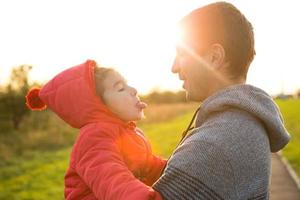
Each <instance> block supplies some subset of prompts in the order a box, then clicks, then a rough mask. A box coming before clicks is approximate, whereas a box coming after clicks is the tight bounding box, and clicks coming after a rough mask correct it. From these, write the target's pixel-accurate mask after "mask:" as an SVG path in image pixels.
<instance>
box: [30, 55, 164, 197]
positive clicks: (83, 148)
mask: <svg viewBox="0 0 300 200" xmlns="http://www.w3.org/2000/svg"><path fill="white" fill-rule="evenodd" d="M26 100H27V105H28V107H30V108H31V109H34V110H42V109H44V108H46V106H47V107H49V108H50V109H51V110H52V111H54V112H55V113H56V114H57V115H58V116H60V117H61V118H62V119H63V120H64V121H65V122H67V123H68V124H70V125H71V126H72V127H74V128H78V129H80V133H79V136H78V138H77V140H76V142H75V144H74V146H73V150H72V153H71V157H70V163H69V168H68V170H67V172H66V175H65V198H66V199H101V200H102V199H109V200H118V199H130V200H136V199H138V200H140V199H141V200H142V199H161V196H160V195H159V194H158V193H157V192H156V191H154V190H153V189H152V188H151V187H149V186H151V185H152V184H153V183H154V182H155V181H156V180H157V179H158V177H159V176H160V174H161V171H162V170H163V168H164V166H165V164H166V161H165V160H162V159H160V158H158V157H156V156H154V155H152V152H151V147H150V144H149V143H148V142H147V140H146V138H145V137H144V135H143V133H142V132H141V131H140V130H139V129H138V128H136V125H135V123H134V122H133V121H137V120H140V119H141V118H142V116H143V109H144V108H145V107H146V104H145V103H143V102H141V101H140V100H139V98H138V97H137V91H136V89H135V88H133V87H131V86H129V85H127V83H126V81H125V80H124V78H123V77H122V76H121V75H120V74H119V73H118V72H116V71H114V70H113V69H108V68H99V67H97V64H96V63H95V62H94V61H91V60H88V61H87V62H85V63H83V64H81V65H78V66H75V67H72V68H69V69H67V70H65V71H63V72H61V73H60V74H58V75H57V76H55V77H54V78H53V79H52V80H50V81H49V82H48V83H47V84H46V85H44V86H43V88H42V89H32V90H31V91H29V93H28V95H27V96H26Z"/></svg>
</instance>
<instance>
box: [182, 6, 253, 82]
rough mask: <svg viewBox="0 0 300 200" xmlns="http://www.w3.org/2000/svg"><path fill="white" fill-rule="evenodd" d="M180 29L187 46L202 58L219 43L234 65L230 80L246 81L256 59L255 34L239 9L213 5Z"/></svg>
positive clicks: (187, 18)
mask: <svg viewBox="0 0 300 200" xmlns="http://www.w3.org/2000/svg"><path fill="white" fill-rule="evenodd" d="M180 25H181V26H182V28H183V33H184V35H183V37H184V38H185V42H187V44H186V45H188V46H189V47H190V48H192V50H194V51H195V52H196V53H197V54H201V53H203V52H205V50H207V48H209V47H210V45H212V44H215V43H219V44H220V45H222V46H223V48H224V49H225V59H226V60H227V61H229V62H230V66H229V68H228V73H229V76H230V78H232V79H235V78H239V77H244V78H246V76H247V72H248V68H249V65H250V63H251V62H252V60H253V58H254V55H255V49H254V33H253V28H252V25H251V23H250V22H249V21H248V20H247V19H246V17H245V16H244V15H243V14H242V13H241V12H240V11H239V10H238V9H237V8H236V7H235V6H233V5H232V4H230V3H227V2H217V3H212V4H209V5H207V6H204V7H201V8H198V9H196V10H194V11H192V12H191V13H190V14H189V15H187V16H185V17H184V18H183V19H182V20H181V21H180Z"/></svg>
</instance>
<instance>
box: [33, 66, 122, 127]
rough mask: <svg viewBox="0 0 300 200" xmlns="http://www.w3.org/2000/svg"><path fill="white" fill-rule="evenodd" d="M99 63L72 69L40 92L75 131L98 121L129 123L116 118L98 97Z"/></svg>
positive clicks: (43, 98) (45, 101) (49, 106)
mask: <svg viewBox="0 0 300 200" xmlns="http://www.w3.org/2000/svg"><path fill="white" fill-rule="evenodd" d="M96 65H97V64H96V62H95V61H93V60H87V61H86V62H85V63H83V64H80V65H77V66H74V67H71V68H69V69H67V70H65V71H63V72H61V73H59V74H58V75H56V76H55V77H54V78H53V79H52V80H50V81H49V82H48V83H47V84H46V85H44V86H43V87H42V89H41V91H40V93H39V97H40V98H41V99H42V101H43V102H44V103H45V104H46V105H47V107H48V108H50V109H51V110H52V111H54V112H55V113H56V114H57V115H58V116H59V117H60V118H62V119H63V120H64V121H65V122H67V123H68V124H70V125H71V126H72V127H74V128H81V127H82V126H84V125H86V124H88V123H92V122H98V121H104V122H115V123H121V124H125V122H123V121H122V120H120V119H118V118H117V117H115V116H114V114H113V113H112V112H110V110H109V109H108V108H107V107H106V106H105V104H104V103H103V102H102V101H101V98H100V97H98V96H97V94H96V89H95V88H96V87H95V80H94V77H95V76H94V69H95V67H96Z"/></svg>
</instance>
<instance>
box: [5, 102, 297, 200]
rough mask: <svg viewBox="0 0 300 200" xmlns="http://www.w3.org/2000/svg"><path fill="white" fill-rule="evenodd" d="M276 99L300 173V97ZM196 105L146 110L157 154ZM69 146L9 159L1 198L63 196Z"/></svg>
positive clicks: (173, 141) (165, 151)
mask: <svg viewBox="0 0 300 200" xmlns="http://www.w3.org/2000/svg"><path fill="white" fill-rule="evenodd" d="M277 103H278V105H279V106H280V108H281V111H282V113H283V116H284V119H285V124H286V126H287V129H288V130H289V132H290V133H291V135H292V140H291V142H290V143H289V144H288V145H287V147H286V148H285V149H284V151H283V155H284V156H285V157H287V159H288V160H289V161H290V163H291V165H292V166H293V167H294V168H295V169H296V171H297V172H298V174H299V175H300V156H299V155H300V100H285V101H282V100H281V101H277ZM196 106H197V105H195V104H186V105H185V104H181V105H176V106H174V105H173V106H166V105H156V106H150V107H149V109H148V110H147V111H146V114H147V116H148V117H147V118H146V120H144V122H141V123H139V126H140V127H141V128H142V129H143V130H144V132H145V134H146V135H147V137H148V138H149V140H150V141H151V144H152V148H153V151H154V152H155V154H158V155H161V156H163V157H165V158H167V157H168V156H169V155H170V154H171V152H172V150H173V149H174V148H175V146H176V145H177V143H178V141H179V139H180V137H181V132H182V131H183V130H184V129H185V128H186V126H187V125H188V122H189V120H190V118H191V116H192V114H193V111H194V110H195V108H196ZM151 112H152V113H151ZM165 115H167V116H168V117H166V116H165ZM70 150H71V148H70V147H68V148H63V149H60V150H56V151H49V152H48V151H45V152H41V151H39V152H27V153H24V154H23V155H22V157H15V158H12V159H10V160H9V162H7V163H6V165H5V166H2V167H1V169H0V199H10V200H25V199H26V200H30V199H36V200H46V199H49V198H51V199H53V200H56V199H57V200H58V199H63V178H64V173H65V170H66V168H67V165H68V157H69V153H70Z"/></svg>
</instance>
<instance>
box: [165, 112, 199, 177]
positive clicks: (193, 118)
mask: <svg viewBox="0 0 300 200" xmlns="http://www.w3.org/2000/svg"><path fill="white" fill-rule="evenodd" d="M200 108H201V106H200V107H199V108H197V110H196V111H195V113H194V115H193V117H192V120H191V121H190V123H189V125H188V127H187V128H186V129H185V131H183V132H182V136H181V139H180V141H179V143H178V144H177V146H176V148H175V149H177V147H178V146H179V145H180V144H181V143H182V142H183V140H184V139H185V137H186V135H187V134H188V132H189V131H190V130H192V129H194V128H195V127H194V126H193V127H191V126H192V125H193V123H194V121H195V118H196V116H197V114H198V112H199V110H200ZM171 156H172V155H170V156H169V158H168V160H167V162H168V161H169V159H170V158H171ZM166 166H167V164H166V165H165V166H164V168H163V170H162V171H161V174H160V176H161V175H162V174H163V172H164V171H165V169H166Z"/></svg>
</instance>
